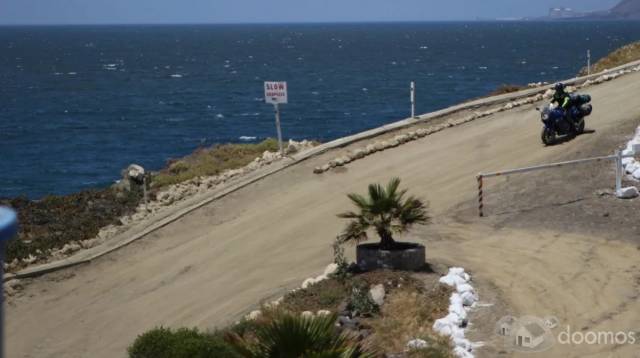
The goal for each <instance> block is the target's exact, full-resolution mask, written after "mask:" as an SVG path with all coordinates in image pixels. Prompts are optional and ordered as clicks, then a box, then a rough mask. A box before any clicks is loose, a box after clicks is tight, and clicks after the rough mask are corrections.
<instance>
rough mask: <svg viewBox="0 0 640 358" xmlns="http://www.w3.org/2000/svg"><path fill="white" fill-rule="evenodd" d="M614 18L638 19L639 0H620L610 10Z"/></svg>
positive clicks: (639, 17)
mask: <svg viewBox="0 0 640 358" xmlns="http://www.w3.org/2000/svg"><path fill="white" fill-rule="evenodd" d="M610 15H612V16H613V17H614V18H616V19H634V20H640V0H622V1H621V2H620V3H619V4H618V5H616V6H614V7H613V9H611V10H610Z"/></svg>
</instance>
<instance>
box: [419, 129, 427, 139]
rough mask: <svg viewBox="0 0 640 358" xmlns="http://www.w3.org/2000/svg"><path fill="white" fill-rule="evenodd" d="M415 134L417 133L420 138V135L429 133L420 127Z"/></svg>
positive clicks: (423, 135) (424, 135)
mask: <svg viewBox="0 0 640 358" xmlns="http://www.w3.org/2000/svg"><path fill="white" fill-rule="evenodd" d="M416 134H417V135H418V137H420V138H422V137H426V136H427V135H428V134H429V133H428V132H427V130H426V129H424V128H420V129H418V130H417V131H416Z"/></svg>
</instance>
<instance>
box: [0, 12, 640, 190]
mask: <svg viewBox="0 0 640 358" xmlns="http://www.w3.org/2000/svg"><path fill="white" fill-rule="evenodd" d="M639 39H640V22H553V23H549V22H539V23H538V22H467V23H464V22H442V23H370V24H308V25H305V24H280V25H171V26H169V25H167V26H150V25H149V26H32V27H20V26H16V27H0V80H1V81H0V197H13V196H19V195H24V196H28V197H29V198H34V199H37V198H41V197H43V196H45V195H49V194H66V193H70V192H75V191H78V190H82V189H86V188H92V187H102V186H106V185H109V184H111V183H113V182H114V180H116V179H118V178H119V176H120V171H121V170H122V168H124V167H126V166H127V165H128V164H130V163H138V164H141V165H143V166H144V167H146V168H148V169H159V168H161V167H162V166H163V165H164V163H165V162H166V161H167V160H168V159H169V158H176V157H180V156H183V155H186V154H189V153H191V152H192V151H193V150H194V149H196V148H198V147H199V146H209V145H213V144H216V143H229V142H233V143H237V142H255V141H260V140H263V139H264V138H267V137H275V135H276V131H275V125H274V115H273V107H272V106H271V105H268V104H265V103H264V99H263V82H264V81H269V80H275V81H287V82H288V88H289V104H286V105H283V106H282V129H283V135H284V137H285V138H286V139H288V138H291V139H296V140H301V139H316V140H320V141H329V140H331V139H335V138H338V137H342V136H346V135H349V134H353V133H356V132H359V131H363V130H366V129H370V128H373V127H377V126H380V125H383V124H385V123H389V122H393V121H396V120H399V119H403V118H406V117H407V116H408V115H409V110H410V105H409V83H410V81H415V82H416V87H417V92H416V102H417V111H418V113H424V112H429V111H433V110H437V109H441V108H444V107H447V106H450V105H453V104H456V103H459V102H462V101H465V100H468V99H471V98H476V97H479V96H483V95H485V94H487V93H488V92H490V91H492V90H494V89H495V88H496V87H497V86H499V85H500V84H503V83H509V84H527V83H530V82H538V81H548V82H553V81H555V80H558V79H562V78H568V77H572V76H573V75H575V74H576V73H577V72H578V71H579V70H580V68H581V67H583V66H584V65H585V64H586V50H587V49H590V50H591V53H592V56H593V59H594V61H595V60H596V59H598V58H599V57H601V56H604V55H606V54H607V53H608V52H610V51H611V50H614V49H616V48H618V47H620V46H622V45H624V44H626V43H628V42H632V41H636V40H639Z"/></svg>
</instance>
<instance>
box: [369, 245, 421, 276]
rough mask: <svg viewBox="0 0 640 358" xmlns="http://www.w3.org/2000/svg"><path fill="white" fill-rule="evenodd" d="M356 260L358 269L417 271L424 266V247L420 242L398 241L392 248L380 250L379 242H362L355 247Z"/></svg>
mask: <svg viewBox="0 0 640 358" xmlns="http://www.w3.org/2000/svg"><path fill="white" fill-rule="evenodd" d="M356 261H357V263H358V266H359V267H360V269H362V270H364V271H371V270H375V269H390V270H405V271H417V270H420V269H422V268H424V265H425V248H424V246H423V245H420V244H413V243H407V242H399V243H398V248H397V249H394V250H381V249H380V247H379V244H362V245H358V246H357V247H356Z"/></svg>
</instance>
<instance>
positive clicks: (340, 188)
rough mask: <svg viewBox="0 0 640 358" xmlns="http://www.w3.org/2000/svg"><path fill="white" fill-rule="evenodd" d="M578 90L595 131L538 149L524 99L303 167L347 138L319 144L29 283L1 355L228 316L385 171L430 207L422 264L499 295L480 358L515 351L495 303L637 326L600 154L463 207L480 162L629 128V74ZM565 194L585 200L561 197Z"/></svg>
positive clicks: (306, 260) (626, 230) (286, 280)
mask: <svg viewBox="0 0 640 358" xmlns="http://www.w3.org/2000/svg"><path fill="white" fill-rule="evenodd" d="M588 92H589V93H591V94H592V96H593V98H594V108H595V111H594V114H593V115H592V117H590V118H589V119H588V126H589V127H591V128H593V129H595V132H594V133H592V134H589V135H583V136H580V137H578V138H576V139H575V140H573V141H571V142H569V143H565V144H563V145H558V146H554V147H544V146H542V144H541V143H540V139H539V132H540V126H541V125H540V122H539V117H538V113H537V112H535V110H534V106H524V107H519V108H517V109H515V110H512V111H508V112H502V113H499V114H496V115H493V116H490V117H487V118H483V119H480V120H477V121H474V122H470V123H467V124H465V125H462V126H459V127H454V128H450V129H447V130H445V131H442V132H439V133H436V134H434V135H431V136H428V137H425V138H423V139H419V140H417V141H414V142H410V143H408V144H405V145H403V146H401V147H398V148H395V149H392V150H387V151H384V152H381V153H376V154H375V155H372V156H369V157H367V158H365V159H363V160H359V161H356V162H353V163H351V164H350V165H349V166H347V167H345V168H343V169H341V170H339V171H333V172H329V173H325V174H322V175H315V174H313V173H312V171H313V168H314V167H315V166H317V165H321V164H324V163H326V162H327V161H328V160H329V159H332V158H334V157H335V156H336V155H337V154H338V153H337V152H340V151H343V150H338V151H334V152H330V153H326V154H324V155H321V156H318V157H315V158H312V159H310V160H307V161H305V162H302V163H300V164H298V165H296V166H293V167H291V168H288V169H286V170H284V171H282V172H279V173H277V174H274V175H272V176H270V177H268V178H266V179H264V180H262V181H260V182H257V183H255V184H253V185H251V186H249V187H246V188H244V189H242V190H239V191H237V192H235V193H233V194H231V195H229V196H227V197H225V198H223V199H221V200H219V201H216V202H213V203H211V204H209V205H207V206H204V207H202V208H201V209H198V210H196V211H194V212H193V213H191V214H189V215H187V216H186V217H184V218H182V219H180V220H179V221H177V222H175V223H173V224H171V225H169V226H167V227H165V228H163V229H161V230H159V231H157V232H155V233H153V234H151V235H149V236H148V237H147V238H145V239H143V240H140V241H138V242H136V243H134V244H132V245H130V246H128V247H125V248H123V249H122V250H120V251H117V252H114V253H113V254H110V255H108V256H106V257H104V258H102V259H99V260H96V262H94V263H92V264H90V265H86V266H82V267H77V268H74V269H69V270H66V271H61V272H58V273H55V274H50V275H46V276H44V277H41V278H38V279H35V280H32V281H31V282H29V283H28V284H27V285H26V287H25V289H24V291H23V292H22V293H21V294H20V295H19V296H16V297H13V298H11V300H10V301H9V302H8V308H7V329H6V332H7V349H8V356H9V357H89V356H90V357H118V356H125V355H126V347H127V345H129V344H130V343H131V342H132V341H133V339H134V338H135V336H136V335H137V334H139V333H141V332H143V331H145V330H147V329H149V328H152V327H154V326H158V325H164V326H176V327H177V326H184V325H186V326H193V325H197V326H200V327H202V328H212V327H214V326H216V325H223V324H225V323H227V322H229V321H231V320H234V319H236V318H237V317H239V315H241V314H243V313H244V312H247V311H248V310H250V309H251V308H252V306H255V304H256V302H258V301H260V300H261V299H267V298H270V297H276V296H278V295H280V294H282V293H283V292H284V290H285V289H287V288H293V287H295V286H298V285H299V284H300V283H301V282H302V280H303V279H305V278H306V277H310V276H315V275H318V274H319V273H320V272H321V270H322V269H323V268H324V266H326V264H327V263H328V262H330V261H331V259H332V257H331V248H330V244H331V242H332V241H333V239H334V237H335V235H336V234H337V233H338V232H339V231H340V230H341V228H342V225H343V223H342V222H341V221H340V220H339V219H337V218H336V217H335V214H336V213H338V212H341V211H344V209H345V208H348V207H349V205H350V204H349V202H348V199H347V198H346V196H345V194H347V193H349V192H354V191H355V192H362V191H363V190H364V189H365V187H366V185H367V184H368V183H370V182H386V181H387V180H388V179H390V178H391V177H393V176H399V177H401V178H402V180H403V185H404V186H406V187H408V188H410V190H411V193H413V194H416V195H418V196H420V197H423V198H425V199H427V200H428V201H430V203H431V211H432V214H433V216H434V223H433V225H431V226H429V227H425V228H420V229H418V230H415V231H414V232H412V233H411V234H409V235H408V236H407V237H406V239H408V240H415V241H419V242H423V243H425V244H426V245H427V247H428V250H427V256H428V257H427V258H428V259H430V260H432V261H436V262H444V263H446V264H451V265H460V266H463V267H465V268H466V269H467V270H468V271H471V272H472V273H473V274H474V276H475V277H476V279H477V281H478V284H479V286H478V287H479V289H480V295H481V300H482V301H485V298H483V297H486V298H487V299H488V300H489V301H494V302H495V303H497V304H496V305H494V306H491V307H486V308H480V309H479V310H478V312H476V313H475V314H474V316H473V317H476V318H477V319H478V321H477V322H476V323H475V324H474V325H473V326H472V327H471V332H470V336H471V338H473V339H476V340H482V341H485V342H487V347H485V348H483V349H481V350H480V355H481V356H486V357H494V356H498V355H499V356H512V355H516V356H517V355H518V354H517V353H512V352H510V351H508V350H506V349H505V348H504V347H503V346H501V343H500V340H499V339H496V337H495V335H494V334H493V332H492V327H493V325H494V324H495V322H496V321H497V320H498V319H499V318H500V317H501V316H503V315H506V314H512V315H517V316H519V315H525V314H527V315H540V316H547V315H553V316H556V317H557V318H558V319H559V322H560V324H561V326H563V327H564V326H566V325H571V327H572V329H573V330H596V331H599V330H615V331H616V332H617V331H628V330H631V331H638V330H639V328H640V316H639V315H638V312H640V300H638V298H639V297H640V287H639V286H640V276H639V273H640V271H639V270H638V265H640V263H639V262H640V250H639V249H638V247H639V246H638V244H639V242H638V241H639V238H638V235H637V234H638V231H637V224H635V223H638V219H639V215H638V213H639V211H638V209H639V208H640V200H631V201H625V202H623V201H619V200H616V199H613V198H611V197H609V196H606V195H605V196H599V195H595V194H594V193H595V192H596V191H597V190H598V189H603V188H611V186H612V185H613V177H612V176H611V175H610V174H607V171H610V170H609V169H610V168H608V167H606V165H605V166H604V167H601V168H598V167H593V166H592V167H589V166H587V167H584V168H582V169H580V170H582V173H587V174H588V175H587V177H586V178H585V177H584V176H580V175H578V174H570V175H571V176H563V173H565V174H567V175H569V171H566V172H563V171H557V172H554V173H552V172H545V173H546V174H542V173H540V174H535V175H532V176H527V177H519V178H518V177H514V178H513V179H508V180H505V179H504V178H501V179H496V180H493V181H490V182H489V183H488V184H487V186H486V192H487V195H488V199H487V200H488V201H487V212H488V214H489V215H490V216H489V217H487V218H485V219H479V218H477V216H476V213H475V210H474V208H475V196H476V182H475V175H476V174H477V173H478V172H480V171H492V170H499V169H504V168H511V167H519V166H524V165H530V164H537V163H543V162H549V161H555V160H560V159H566V158H579V157H584V156H585V155H588V154H599V155H603V154H609V153H611V152H612V151H613V150H614V149H615V148H616V146H619V145H622V144H623V142H624V141H625V138H626V137H629V136H631V134H632V128H634V127H635V126H636V125H637V124H638V118H640V102H639V101H637V99H636V97H637V94H638V93H640V74H632V75H628V76H625V77H623V78H621V79H618V80H615V81H613V82H609V83H605V84H602V85H599V86H597V87H592V88H590V89H589V91H588ZM357 145H358V146H360V145H361V144H357ZM347 149H348V148H347ZM605 169H607V170H605ZM576 170H577V169H576ZM571 172H573V171H571ZM547 180H549V181H547ZM549 183H551V184H552V185H550V184H549ZM576 196H578V197H580V196H582V197H584V198H585V199H583V200H579V201H575V202H571V201H572V200H573V199H575V198H576ZM563 203H564V204H563ZM605 211H607V212H608V213H609V215H608V216H606V215H605V214H606V212H605ZM566 218H568V219H569V220H568V221H567V220H565V219H566ZM596 218H598V220H596ZM566 223H569V224H566ZM620 223H631V224H634V225H636V227H635V229H634V225H631V226H623V227H621V226H620V225H619V224H620ZM473 317H472V320H473V319H474V318H473ZM638 336H639V337H640V334H638ZM637 348H638V346H631V345H624V346H613V345H576V346H567V345H559V344H556V345H555V346H553V347H552V348H551V350H549V351H547V352H545V353H542V354H539V355H535V354H533V355H528V356H531V357H536V356H540V357H634V354H637V353H636V352H637V351H638V349H637Z"/></svg>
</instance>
